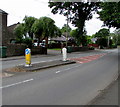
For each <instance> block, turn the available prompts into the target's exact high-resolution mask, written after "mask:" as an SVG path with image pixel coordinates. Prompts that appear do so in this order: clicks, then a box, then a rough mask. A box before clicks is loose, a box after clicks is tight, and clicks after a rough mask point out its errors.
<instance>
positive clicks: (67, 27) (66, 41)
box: [66, 8, 69, 47]
mask: <svg viewBox="0 0 120 107" xmlns="http://www.w3.org/2000/svg"><path fill="white" fill-rule="evenodd" d="M68 14H69V8H68V11H67V29H66V47H67V46H68V45H67V43H68Z"/></svg>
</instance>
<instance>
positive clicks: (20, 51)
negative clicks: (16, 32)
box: [6, 44, 26, 56]
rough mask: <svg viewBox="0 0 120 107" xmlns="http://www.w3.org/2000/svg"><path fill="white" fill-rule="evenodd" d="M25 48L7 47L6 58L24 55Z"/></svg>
mask: <svg viewBox="0 0 120 107" xmlns="http://www.w3.org/2000/svg"><path fill="white" fill-rule="evenodd" d="M25 49H26V46H25V45H20V44H9V45H8V46H7V53H6V54H7V56H19V55H24V53H25Z"/></svg>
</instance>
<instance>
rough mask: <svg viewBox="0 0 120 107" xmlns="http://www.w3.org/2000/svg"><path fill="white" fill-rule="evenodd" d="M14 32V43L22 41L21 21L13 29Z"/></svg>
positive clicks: (22, 28)
mask: <svg viewBox="0 0 120 107" xmlns="http://www.w3.org/2000/svg"><path fill="white" fill-rule="evenodd" d="M14 34H15V35H16V43H22V42H23V34H24V27H23V23H22V24H19V25H17V26H16V28H15V29H14Z"/></svg>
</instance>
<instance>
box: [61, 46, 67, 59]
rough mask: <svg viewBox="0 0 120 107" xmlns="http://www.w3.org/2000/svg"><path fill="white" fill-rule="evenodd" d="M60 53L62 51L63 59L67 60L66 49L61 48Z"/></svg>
mask: <svg viewBox="0 0 120 107" xmlns="http://www.w3.org/2000/svg"><path fill="white" fill-rule="evenodd" d="M62 53H63V61H67V49H66V48H63V49H62Z"/></svg>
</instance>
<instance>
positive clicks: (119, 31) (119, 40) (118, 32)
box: [114, 29, 120, 45]
mask: <svg viewBox="0 0 120 107" xmlns="http://www.w3.org/2000/svg"><path fill="white" fill-rule="evenodd" d="M114 34H115V37H114V38H115V40H116V44H117V45H120V29H117V30H115V31H114Z"/></svg>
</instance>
